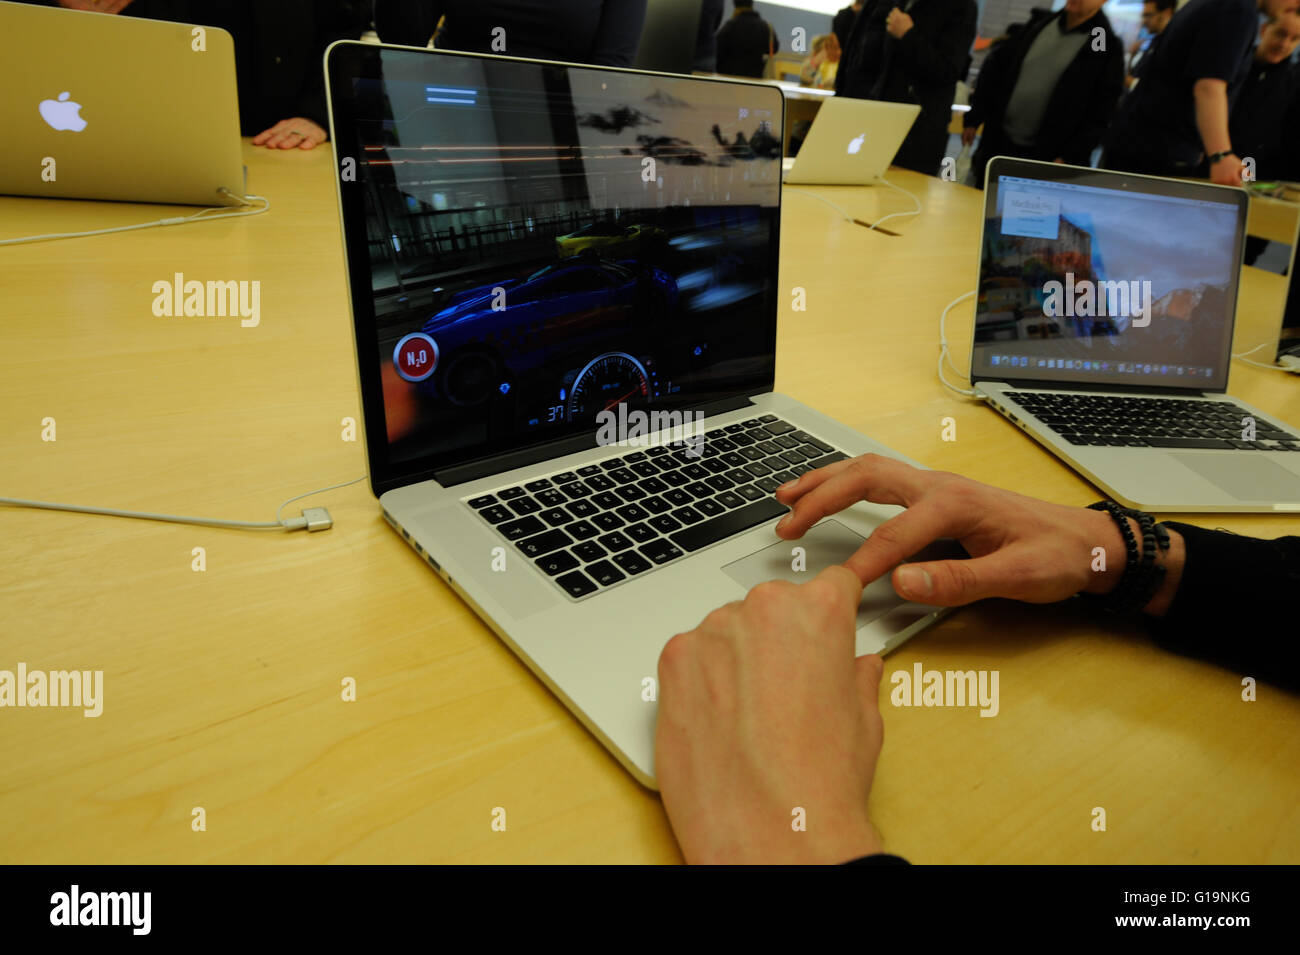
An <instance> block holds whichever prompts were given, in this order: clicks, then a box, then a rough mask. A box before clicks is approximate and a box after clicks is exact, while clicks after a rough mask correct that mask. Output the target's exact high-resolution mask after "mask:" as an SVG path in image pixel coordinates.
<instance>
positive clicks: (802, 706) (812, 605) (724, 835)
mask: <svg viewBox="0 0 1300 955" xmlns="http://www.w3.org/2000/svg"><path fill="white" fill-rule="evenodd" d="M861 597H862V584H861V582H860V581H859V580H858V579H857V578H856V577H855V576H854V575H853V574H852V573H850V572H849V571H848V570H846V569H845V568H843V567H840V566H832V567H828V568H826V569H825V570H824V571H822V572H821V573H820V574H818V575H817V576H816V577H815V578H813V579H812V580H810V581H809V582H808V583H805V584H798V585H796V584H791V583H788V582H786V581H771V582H769V583H765V584H759V585H758V586H757V587H755V588H754V589H753V590H751V591H750V592H749V593H748V594H747V595H746V596H745V599H744V600H743V601H742V602H739V603H731V604H727V605H726V606H725V607H721V608H719V609H718V610H715V611H713V613H711V614H709V615H708V616H707V617H705V618H704V622H703V623H701V624H700V625H699V626H698V627H696V628H695V629H694V630H691V631H689V632H687V633H681V634H678V635H676V636H675V637H673V638H672V639H671V640H669V641H668V645H667V646H665V647H664V650H663V653H662V655H661V656H660V657H659V723H658V728H657V731H656V735H655V773H656V776H657V777H658V780H659V789H660V793H661V795H662V796H663V801H664V809H665V810H666V811H667V813H668V818H669V820H670V821H671V823H672V826H673V832H674V833H675V834H676V836H677V842H678V844H679V845H680V846H681V849H682V854H683V855H684V856H685V857H686V861H687V862H691V863H842V862H847V861H849V860H850V859H855V858H858V857H859V856H864V855H870V854H872V853H876V852H879V851H881V844H880V837H879V836H878V835H877V834H876V831H875V829H874V828H873V827H872V825H871V821H870V819H869V818H868V815H867V795H868V793H869V792H870V791H871V781H872V778H873V776H874V775H875V769H876V759H877V757H878V756H879V755H880V744H881V740H882V738H883V725H882V722H881V718H880V708H879V706H878V705H877V702H876V697H877V693H878V690H879V686H880V674H881V670H882V668H883V666H884V664H883V663H882V661H881V659H880V657H878V656H875V655H870V656H864V657H860V658H858V659H856V660H855V659H854V641H855V629H856V619H857V610H858V602H859V601H860V600H861ZM796 809H802V810H803V813H804V815H803V818H804V819H805V820H806V830H805V831H797V830H796V829H795V828H794V823H795V822H796V821H797V819H798V818H799V817H798V815H797V814H796Z"/></svg>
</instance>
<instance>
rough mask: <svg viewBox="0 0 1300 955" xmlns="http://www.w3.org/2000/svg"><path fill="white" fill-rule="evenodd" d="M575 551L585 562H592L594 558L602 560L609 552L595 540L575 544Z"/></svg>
mask: <svg viewBox="0 0 1300 955" xmlns="http://www.w3.org/2000/svg"><path fill="white" fill-rule="evenodd" d="M572 549H573V553H575V554H576V555H578V556H579V557H581V558H582V561H583V563H587V564H589V563H591V562H592V561H593V560H600V559H601V558H602V557H604V556H605V555H606V554H608V553H609V552H608V551H607V550H605V548H603V547H601V546H600V545H599V544H597V543H596V542H595V541H584V542H583V543H581V544H575V545H574V546H573V548H572Z"/></svg>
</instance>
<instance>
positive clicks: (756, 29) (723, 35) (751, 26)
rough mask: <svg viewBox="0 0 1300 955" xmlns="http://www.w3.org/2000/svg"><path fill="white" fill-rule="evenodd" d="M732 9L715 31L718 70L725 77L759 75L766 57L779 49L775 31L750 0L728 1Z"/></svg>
mask: <svg viewBox="0 0 1300 955" xmlns="http://www.w3.org/2000/svg"><path fill="white" fill-rule="evenodd" d="M732 3H733V5H734V6H735V8H736V12H735V13H733V14H732V16H731V19H730V20H728V21H727V22H726V23H724V24H723V25H722V29H721V30H719V31H718V37H717V40H718V72H719V73H725V74H726V75H727V76H752V77H754V78H755V79H757V78H759V77H761V76H762V75H763V70H764V68H765V66H766V65H767V56H768V54H770V53H775V52H776V51H777V50H779V49H781V43H780V41H779V40H777V37H776V31H775V30H773V29H772V24H770V23H768V22H767V21H766V20H764V19H763V18H762V17H761V16H759V14H758V11H757V10H755V9H754V0H732Z"/></svg>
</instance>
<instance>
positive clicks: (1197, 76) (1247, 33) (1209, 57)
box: [1183, 0, 1259, 83]
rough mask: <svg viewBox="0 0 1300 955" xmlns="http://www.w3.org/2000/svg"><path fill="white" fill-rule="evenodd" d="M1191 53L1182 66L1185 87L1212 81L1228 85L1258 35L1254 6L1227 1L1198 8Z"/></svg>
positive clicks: (1257, 15) (1236, 0) (1256, 11)
mask: <svg viewBox="0 0 1300 955" xmlns="http://www.w3.org/2000/svg"><path fill="white" fill-rule="evenodd" d="M1201 9H1202V11H1203V12H1202V13H1201V21H1200V23H1199V24H1198V26H1199V29H1198V30H1197V33H1196V36H1195V38H1194V39H1193V40H1192V44H1191V49H1190V50H1188V52H1187V59H1186V61H1185V62H1184V64H1183V78H1184V79H1186V80H1187V81H1188V82H1189V83H1195V82H1196V81H1197V80H1203V79H1213V80H1223V81H1224V82H1225V83H1231V82H1232V80H1233V78H1234V77H1235V76H1236V75H1237V71H1238V70H1239V69H1240V68H1241V55H1242V53H1244V52H1245V51H1246V49H1248V48H1249V46H1250V40H1251V38H1252V37H1254V36H1255V34H1256V33H1258V32H1259V12H1258V10H1257V9H1256V7H1255V4H1254V3H1248V2H1245V0H1231V2H1222V3H1219V4H1217V5H1216V4H1211V5H1209V6H1205V7H1202V8H1201Z"/></svg>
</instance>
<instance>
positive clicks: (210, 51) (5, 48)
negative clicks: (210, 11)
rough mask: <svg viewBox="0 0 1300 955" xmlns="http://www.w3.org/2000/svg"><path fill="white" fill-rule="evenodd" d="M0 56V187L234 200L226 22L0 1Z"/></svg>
mask: <svg viewBox="0 0 1300 955" xmlns="http://www.w3.org/2000/svg"><path fill="white" fill-rule="evenodd" d="M0 62H2V63H3V64H4V65H3V67H2V68H0V69H3V73H4V78H5V89H4V95H3V96H2V97H0V128H3V129H4V131H5V142H4V148H3V149H0V193H5V194H9V195H17V196H38V197H42V198H64V199H119V200H126V201H131V202H156V203H169V204H171V203H179V204H188V205H202V206H227V205H239V204H242V203H243V202H244V199H243V198H242V197H243V196H244V194H245V192H246V189H245V187H244V165H243V153H242V149H243V147H242V144H241V142H240V139H239V98H238V95H237V92H236V87H235V52H234V44H233V42H232V40H231V37H230V34H229V33H227V32H226V31H224V30H220V29H217V28H216V27H200V26H193V25H191V24H187V23H166V22H163V21H160V20H144V19H140V18H137V17H131V16H116V15H109V14H106V13H89V12H82V11H78V10H61V9H59V8H57V7H44V6H36V5H32V4H26V3H8V2H3V0H0Z"/></svg>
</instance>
